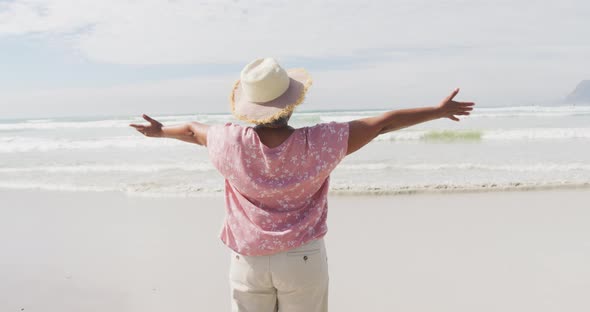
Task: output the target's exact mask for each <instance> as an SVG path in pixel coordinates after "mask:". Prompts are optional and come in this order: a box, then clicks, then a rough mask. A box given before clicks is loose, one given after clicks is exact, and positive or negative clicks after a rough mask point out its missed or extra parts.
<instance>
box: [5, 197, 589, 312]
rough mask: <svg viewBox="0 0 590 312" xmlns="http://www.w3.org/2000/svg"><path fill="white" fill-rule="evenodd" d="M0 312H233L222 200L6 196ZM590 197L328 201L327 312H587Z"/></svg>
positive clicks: (207, 198)
mask: <svg viewBox="0 0 590 312" xmlns="http://www.w3.org/2000/svg"><path fill="white" fill-rule="evenodd" d="M0 198H1V205H0V253H1V257H0V281H1V282H0V292H1V293H2V296H1V297H0V311H7V312H9V311H43V312H53V311H55V312H58V311H59V312H74V311H75V312H80V311H101V312H104V311H109V312H119V311H126V312H131V311H138V312H140V311H141V312H147V311H229V310H230V304H229V286H228V283H227V275H228V265H229V258H228V255H229V254H228V250H227V249H226V247H225V246H224V245H223V244H222V243H221V241H220V240H219V239H218V237H217V234H218V231H219V229H220V227H221V224H222V221H223V216H224V208H223V200H222V198H221V197H204V198H194V197H193V198H146V197H134V196H128V195H125V194H123V193H116V192H112V193H111V192H103V193H100V192H88V193H84V192H50V191H2V192H0ZM589 199H590V191H588V190H559V191H537V192H496V193H474V194H422V195H402V196H373V197H360V196H332V197H331V198H330V210H329V218H328V226H329V233H328V235H327V236H326V238H325V239H326V248H327V250H328V255H329V272H330V283H331V284H330V310H331V311H453V312H457V311H537V312H542V311H588V310H590V300H588V296H587V294H588V293H590V266H588V263H590V227H589V226H588V225H589V224H590V210H589V209H588V200H589Z"/></svg>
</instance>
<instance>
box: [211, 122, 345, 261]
mask: <svg viewBox="0 0 590 312" xmlns="http://www.w3.org/2000/svg"><path fill="white" fill-rule="evenodd" d="M347 148H348V123H345V122H330V123H323V124H318V125H315V126H311V127H304V128H299V129H295V131H294V132H293V133H292V134H291V135H290V136H289V138H287V139H286V140H285V141H284V142H283V143H282V144H281V145H279V146H277V147H274V148H269V147H267V146H265V145H264V144H262V142H261V141H260V138H259V137H258V134H257V133H256V131H254V128H252V127H246V126H241V125H238V124H233V123H229V122H228V123H226V124H224V125H213V126H210V127H209V130H208V133H207V149H208V150H209V157H210V159H211V161H212V163H213V165H214V166H215V167H216V168H217V170H219V172H220V173H221V174H222V175H223V176H224V178H225V206H226V215H225V220H224V223H223V227H222V229H221V233H220V238H221V240H222V241H223V243H224V244H225V245H227V246H228V247H229V248H231V249H233V250H234V251H236V252H237V253H240V254H243V255H247V256H261V255H270V254H274V253H278V252H281V251H285V250H288V249H293V248H297V247H299V246H301V245H303V244H305V243H307V242H309V241H311V240H314V239H318V238H321V237H323V236H324V235H325V234H326V232H327V231H328V227H327V225H326V218H327V216H328V200H327V195H328V189H329V181H330V173H331V172H332V170H333V169H334V168H335V167H336V165H337V164H338V163H339V162H340V161H341V160H342V159H343V158H344V156H345V155H346V152H347Z"/></svg>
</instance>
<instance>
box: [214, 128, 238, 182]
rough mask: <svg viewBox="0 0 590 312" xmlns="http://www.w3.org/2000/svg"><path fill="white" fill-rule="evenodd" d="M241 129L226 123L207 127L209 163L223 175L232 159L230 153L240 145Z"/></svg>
mask: <svg viewBox="0 0 590 312" xmlns="http://www.w3.org/2000/svg"><path fill="white" fill-rule="evenodd" d="M240 141H241V127H240V126H239V125H237V124H233V123H231V122H227V123H225V124H217V125H211V126H209V129H208V130H207V152H208V154H209V159H210V160H211V163H212V164H213V166H214V167H215V168H217V170H219V172H221V173H222V174H223V175H225V174H226V173H227V171H228V168H231V166H229V165H230V163H231V161H233V160H234V159H233V158H232V156H233V155H234V153H232V151H233V150H234V149H235V148H236V147H237V146H238V145H239V144H240Z"/></svg>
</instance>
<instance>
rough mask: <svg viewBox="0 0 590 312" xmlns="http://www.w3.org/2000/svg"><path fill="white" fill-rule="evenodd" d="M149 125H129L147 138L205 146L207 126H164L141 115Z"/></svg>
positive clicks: (188, 124)
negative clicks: (169, 139)
mask: <svg viewBox="0 0 590 312" xmlns="http://www.w3.org/2000/svg"><path fill="white" fill-rule="evenodd" d="M142 117H143V119H145V120H147V121H148V122H149V123H150V124H149V125H147V126H146V125H138V124H130V125H129V126H131V127H133V128H135V129H136V130H137V131H139V132H140V133H142V134H143V135H145V136H147V137H152V138H171V139H178V140H181V141H185V142H189V143H194V144H199V145H202V146H207V130H208V129H209V126H208V125H206V124H202V123H199V122H189V123H186V124H182V125H174V126H164V125H162V124H161V123H160V122H159V121H157V120H155V119H153V118H151V117H150V116H148V115H145V114H144V115H142Z"/></svg>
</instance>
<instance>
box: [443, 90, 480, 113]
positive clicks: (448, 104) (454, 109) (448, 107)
mask: <svg viewBox="0 0 590 312" xmlns="http://www.w3.org/2000/svg"><path fill="white" fill-rule="evenodd" d="M457 93H459V88H457V89H455V90H453V92H452V93H451V94H450V95H449V96H447V97H446V98H445V99H444V100H442V101H441V102H440V104H439V105H438V107H437V109H438V111H439V113H440V117H441V118H449V119H451V120H454V121H459V118H457V116H461V115H463V116H468V115H469V114H470V112H471V111H472V110H473V105H475V103H473V102H456V101H453V98H454V97H455V95H457Z"/></svg>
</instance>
